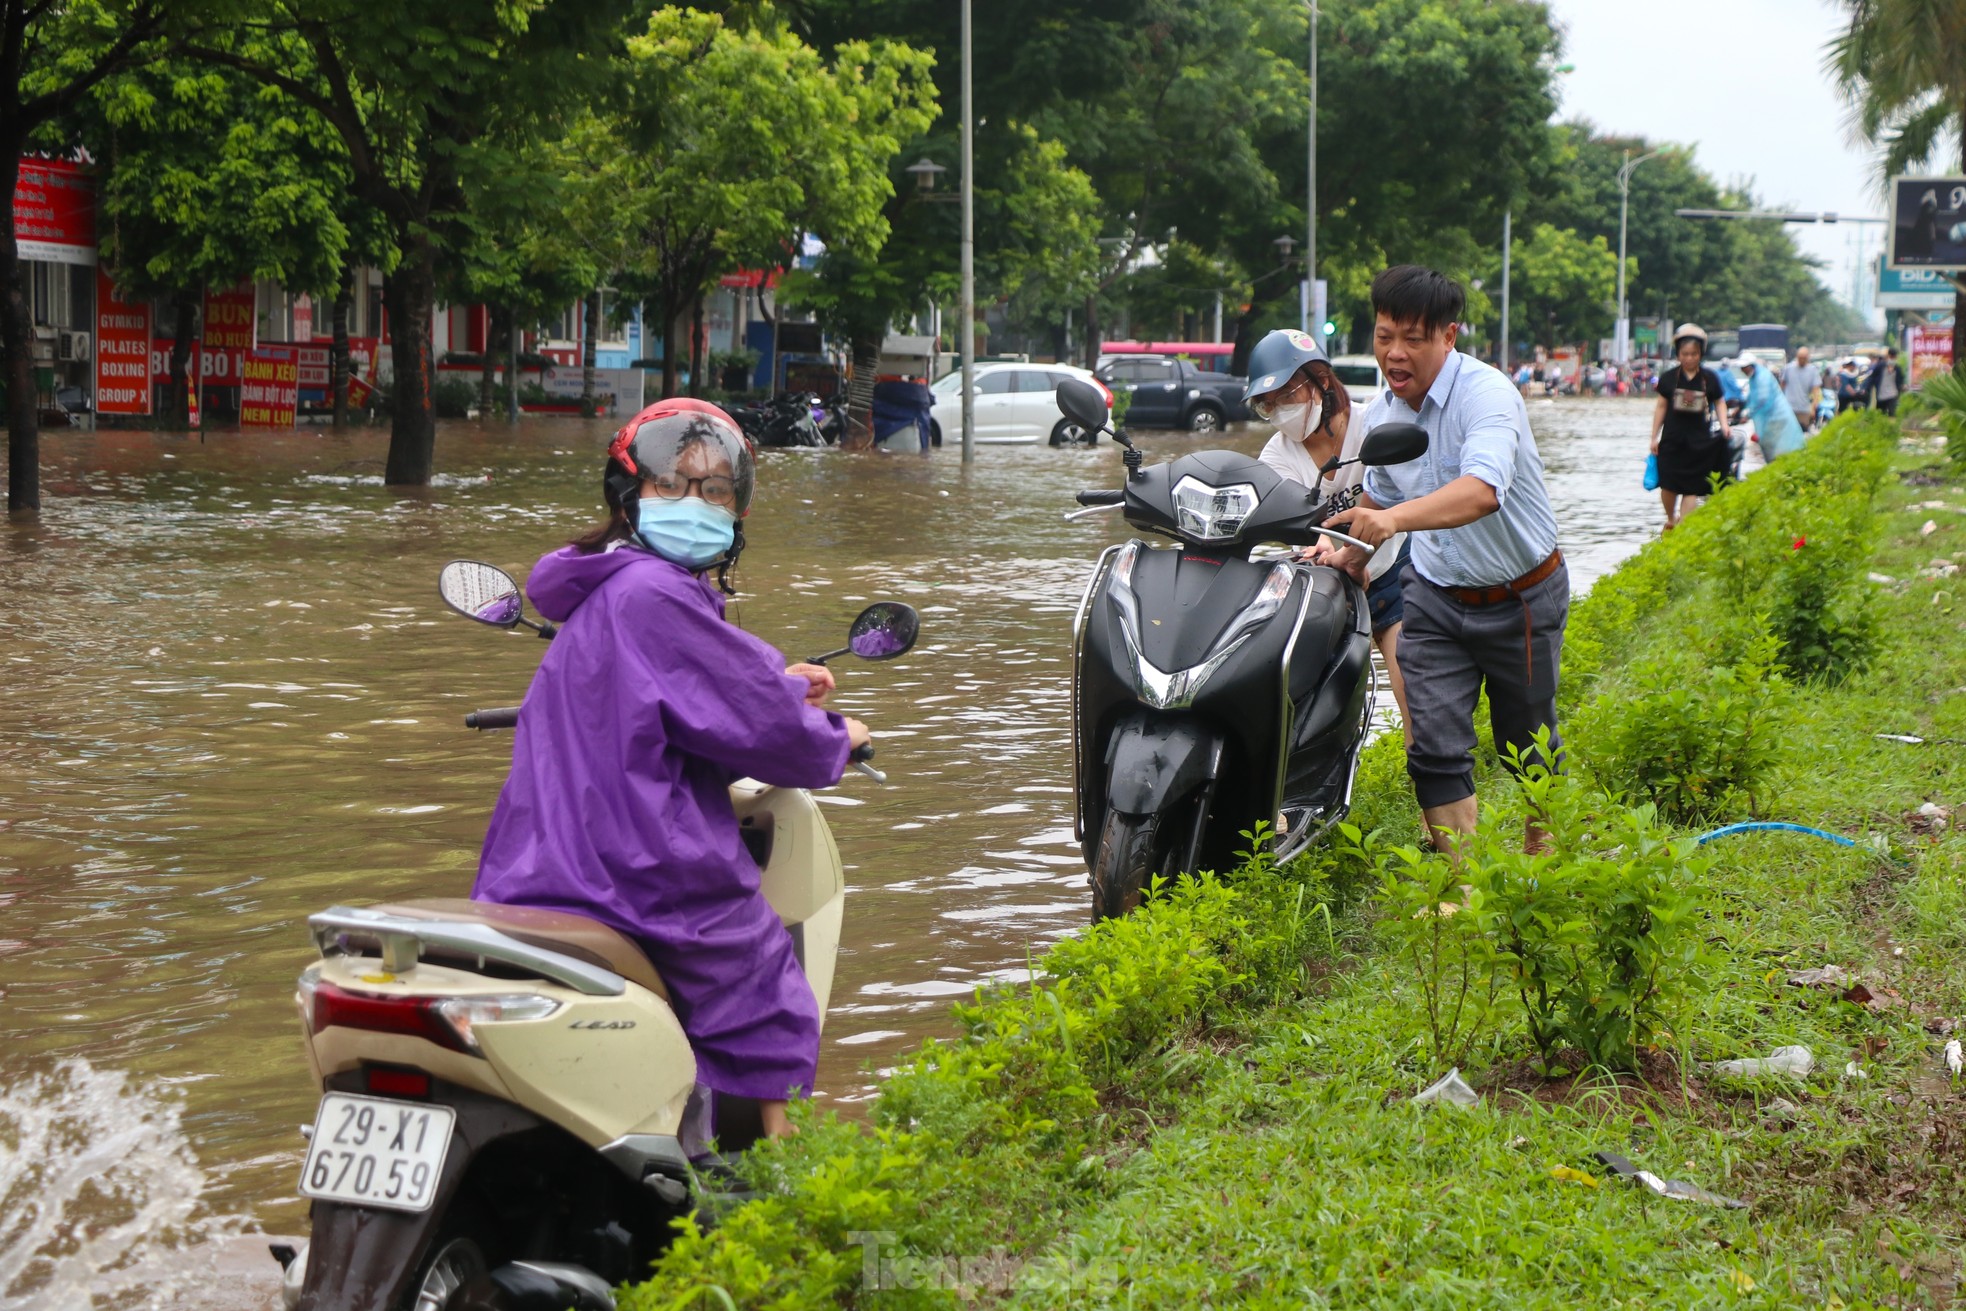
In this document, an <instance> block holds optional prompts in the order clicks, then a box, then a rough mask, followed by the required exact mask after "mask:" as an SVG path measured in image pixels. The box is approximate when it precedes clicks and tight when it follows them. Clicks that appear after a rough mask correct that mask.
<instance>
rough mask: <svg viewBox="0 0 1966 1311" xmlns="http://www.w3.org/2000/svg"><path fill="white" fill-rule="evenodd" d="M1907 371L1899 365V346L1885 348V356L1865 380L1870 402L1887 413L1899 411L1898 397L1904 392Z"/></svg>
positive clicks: (1865, 388)
mask: <svg viewBox="0 0 1966 1311" xmlns="http://www.w3.org/2000/svg"><path fill="white" fill-rule="evenodd" d="M1904 389H1905V371H1904V370H1903V369H1902V368H1900V367H1899V365H1898V348H1897V347H1896V346H1890V347H1887V348H1885V351H1884V358H1883V359H1881V360H1879V361H1878V362H1877V363H1876V365H1875V366H1873V367H1872V369H1871V371H1870V377H1869V378H1867V379H1865V381H1864V392H1865V394H1866V395H1867V396H1868V397H1869V398H1870V403H1871V404H1872V405H1874V406H1876V407H1877V408H1878V409H1880V410H1882V411H1884V412H1885V413H1886V414H1896V413H1897V412H1898V397H1899V396H1900V395H1902V394H1903V393H1904Z"/></svg>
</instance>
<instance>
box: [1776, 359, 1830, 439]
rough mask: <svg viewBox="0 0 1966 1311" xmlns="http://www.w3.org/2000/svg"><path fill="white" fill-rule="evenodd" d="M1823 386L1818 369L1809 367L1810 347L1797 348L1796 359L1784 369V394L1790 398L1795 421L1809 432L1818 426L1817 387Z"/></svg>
mask: <svg viewBox="0 0 1966 1311" xmlns="http://www.w3.org/2000/svg"><path fill="white" fill-rule="evenodd" d="M1819 386H1821V382H1820V380H1819V379H1818V378H1817V377H1816V371H1815V370H1814V369H1812V368H1810V367H1809V348H1808V347H1807V346H1801V347H1797V348H1796V352H1795V359H1794V361H1793V362H1792V363H1790V364H1789V366H1788V367H1787V368H1785V369H1783V370H1782V394H1783V395H1784V396H1786V397H1787V398H1788V403H1789V408H1790V409H1791V410H1794V411H1795V421H1796V422H1797V423H1798V424H1800V425H1801V426H1802V431H1804V432H1808V431H1809V430H1810V429H1811V428H1813V427H1815V426H1816V389H1817V388H1818V387H1819Z"/></svg>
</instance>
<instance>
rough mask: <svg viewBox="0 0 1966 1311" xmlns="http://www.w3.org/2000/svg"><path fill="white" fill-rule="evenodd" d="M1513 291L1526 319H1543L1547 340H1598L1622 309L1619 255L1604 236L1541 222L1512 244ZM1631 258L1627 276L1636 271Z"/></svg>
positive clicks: (1540, 323) (1626, 271)
mask: <svg viewBox="0 0 1966 1311" xmlns="http://www.w3.org/2000/svg"><path fill="white" fill-rule="evenodd" d="M1512 254H1513V260H1514V295H1515V297H1516V298H1517V300H1518V301H1519V303H1520V304H1521V306H1522V310H1523V315H1524V319H1525V321H1526V322H1528V323H1531V324H1537V325H1540V326H1541V328H1542V329H1543V331H1545V332H1546V333H1547V335H1546V336H1545V337H1544V338H1543V340H1544V341H1546V342H1548V343H1549V344H1550V345H1552V346H1554V345H1556V344H1557V343H1558V342H1564V341H1580V340H1581V341H1594V340H1596V339H1597V338H1599V337H1601V336H1604V335H1605V334H1607V333H1608V332H1609V331H1610V330H1611V324H1612V321H1613V319H1614V318H1615V317H1616V314H1617V302H1616V296H1617V288H1618V256H1617V254H1616V252H1614V251H1613V250H1612V249H1611V246H1610V243H1608V242H1607V241H1605V239H1604V238H1603V237H1590V238H1584V237H1580V236H1578V235H1577V234H1576V233H1575V232H1574V231H1572V230H1571V229H1569V228H1555V227H1551V226H1550V225H1549V224H1547V223H1538V224H1537V225H1536V226H1535V228H1534V230H1532V231H1531V232H1530V234H1529V236H1528V238H1527V239H1526V240H1524V239H1520V238H1518V239H1517V240H1516V241H1515V243H1514V245H1513V247H1512ZM1631 265H1632V261H1630V260H1627V267H1626V270H1625V276H1626V278H1627V279H1628V280H1629V279H1630V277H1631V276H1632V268H1631Z"/></svg>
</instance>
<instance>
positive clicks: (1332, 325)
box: [1324, 319, 1338, 337]
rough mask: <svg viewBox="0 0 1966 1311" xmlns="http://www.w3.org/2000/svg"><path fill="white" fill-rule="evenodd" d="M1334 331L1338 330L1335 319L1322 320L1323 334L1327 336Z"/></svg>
mask: <svg viewBox="0 0 1966 1311" xmlns="http://www.w3.org/2000/svg"><path fill="white" fill-rule="evenodd" d="M1336 331H1338V324H1337V323H1336V321H1334V320H1332V319H1326V320H1325V321H1324V335H1325V336H1327V337H1329V336H1330V335H1331V334H1332V333H1334V332H1336Z"/></svg>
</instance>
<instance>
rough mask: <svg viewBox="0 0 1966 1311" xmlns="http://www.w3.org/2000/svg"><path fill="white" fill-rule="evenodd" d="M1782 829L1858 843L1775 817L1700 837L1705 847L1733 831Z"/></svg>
mask: <svg viewBox="0 0 1966 1311" xmlns="http://www.w3.org/2000/svg"><path fill="white" fill-rule="evenodd" d="M1780 829H1786V830H1787V831H1789V832H1791V833H1807V834H1809V836H1811V837H1817V838H1828V839H1829V840H1830V841H1831V842H1835V843H1839V844H1841V845H1843V846H1846V847H1854V846H1856V845H1857V844H1856V843H1854V842H1852V841H1851V840H1850V839H1849V838H1846V837H1844V836H1843V835H1842V834H1841V833H1825V832H1823V830H1821V829H1819V828H1810V827H1808V826H1807V825H1806V824H1787V823H1783V822H1782V821H1780V820H1773V819H1760V820H1754V821H1752V822H1750V823H1747V824H1729V825H1727V826H1726V827H1725V828H1717V829H1715V830H1714V831H1713V832H1711V833H1706V834H1702V835H1701V837H1700V845H1701V846H1703V847H1704V846H1705V845H1706V844H1707V843H1709V842H1711V841H1713V840H1714V839H1715V838H1724V837H1727V836H1728V835H1729V834H1732V833H1754V832H1768V831H1771V830H1780Z"/></svg>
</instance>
